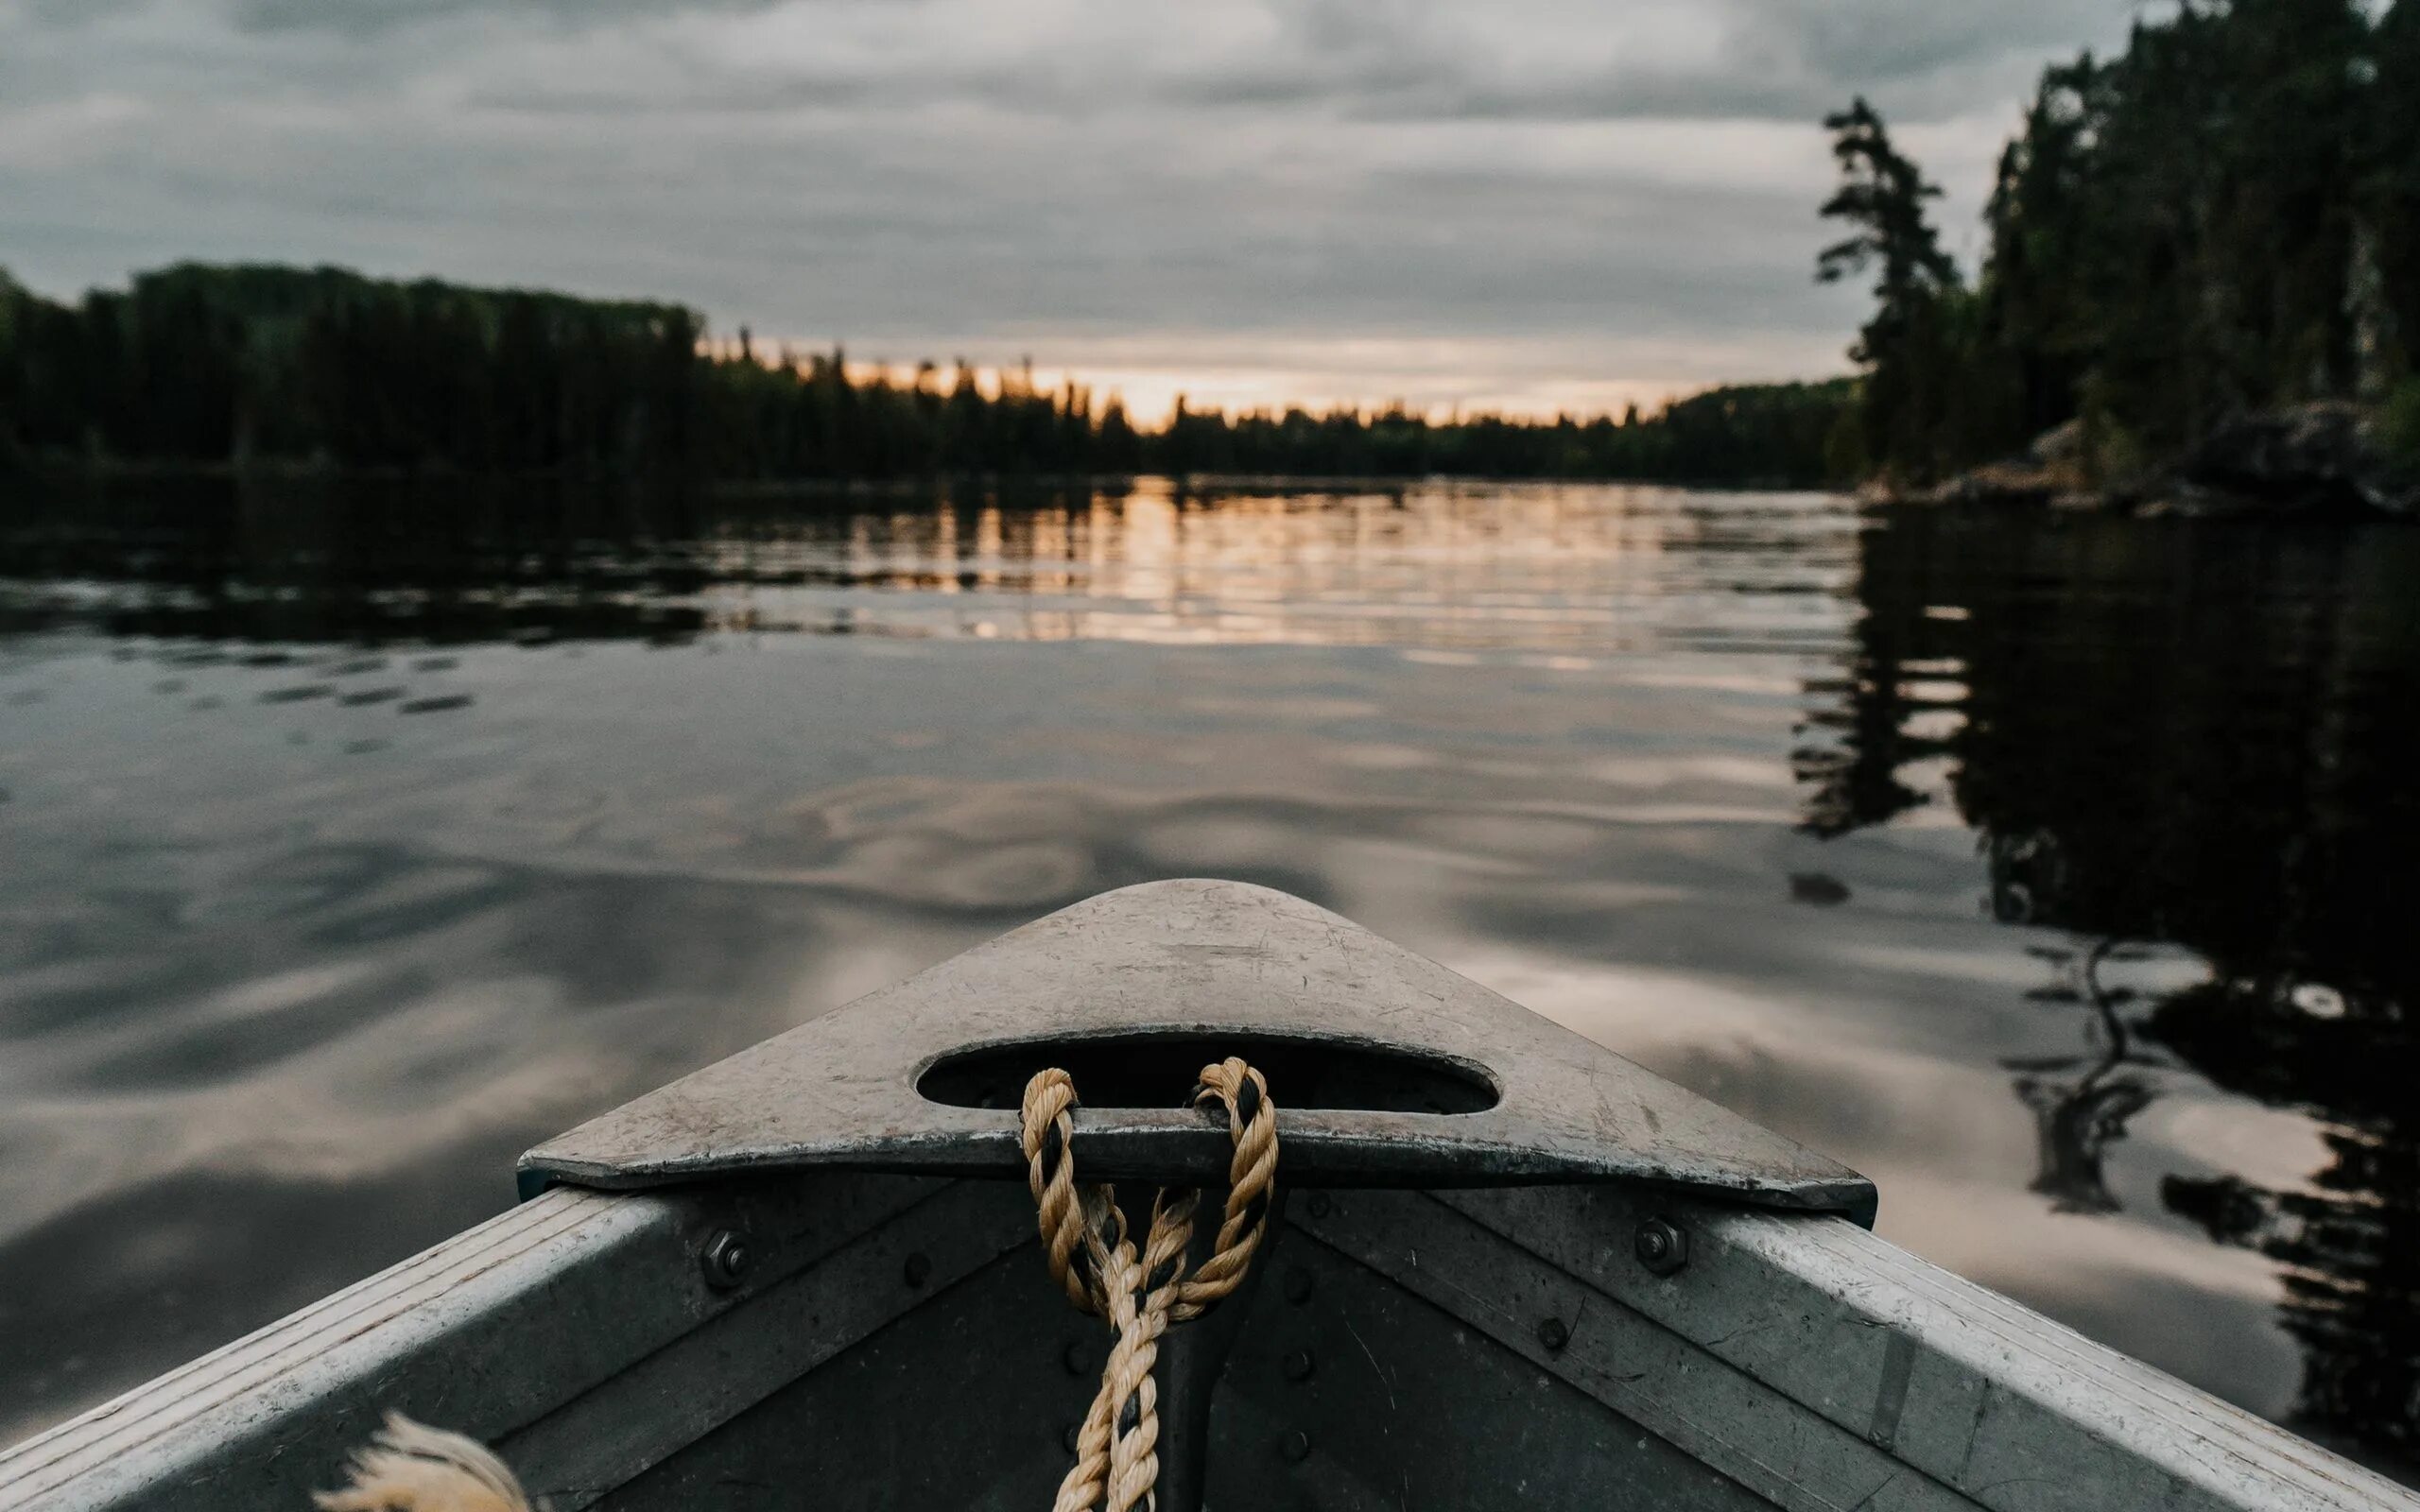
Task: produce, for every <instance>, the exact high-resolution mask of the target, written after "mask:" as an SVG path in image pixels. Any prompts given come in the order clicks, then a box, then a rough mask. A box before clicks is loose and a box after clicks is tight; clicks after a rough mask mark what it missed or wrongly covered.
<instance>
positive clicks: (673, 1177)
mask: <svg viewBox="0 0 2420 1512" xmlns="http://www.w3.org/2000/svg"><path fill="white" fill-rule="evenodd" d="M1229 1054H1240V1055H1244V1056H1247V1057H1250V1058H1251V1059H1252V1060H1253V1063H1254V1064H1255V1065H1259V1066H1261V1067H1263V1068H1264V1069H1265V1070H1266V1071H1267V1073H1268V1074H1269V1077H1270V1086H1271V1096H1272V1098H1273V1099H1274V1100H1275V1102H1276V1103H1277V1105H1278V1108H1279V1115H1278V1131H1279V1136H1280V1138H1281V1139H1282V1141H1283V1143H1284V1148H1285V1152H1286V1154H1285V1174H1286V1179H1287V1181H1288V1184H1289V1185H1303V1186H1347V1187H1385V1186H1409V1187H1424V1188H1451V1187H1486V1186H1509V1185H1523V1184H1537V1183H1548V1182H1600V1181H1630V1182H1644V1183H1650V1184H1653V1185H1657V1186H1664V1187H1671V1188H1680V1189H1686V1190H1689V1191H1694V1192H1698V1193H1702V1194H1708V1195H1714V1196H1719V1197H1722V1198H1726V1199H1728V1200H1730V1201H1734V1202H1744V1203H1752V1204H1757V1205H1762V1206H1767V1207H1775V1208H1789V1209H1800V1210H1813V1211H1833V1212H1840V1213H1843V1214H1846V1215H1848V1216H1850V1217H1853V1218H1856V1219H1857V1220H1858V1221H1859V1222H1864V1223H1871V1221H1872V1218H1873V1214H1874V1207H1875V1193H1874V1187H1873V1184H1872V1183H1871V1182H1869V1181H1867V1180H1866V1179H1865V1178H1864V1177H1860V1176H1858V1174H1857V1173H1856V1172H1854V1171H1851V1170H1849V1169H1847V1168H1846V1167H1844V1166H1841V1165H1839V1164H1836V1163H1835V1162H1833V1161H1831V1160H1826V1159H1825V1158H1824V1157H1823V1156H1821V1155H1818V1154H1816V1153H1815V1152H1813V1151H1811V1150H1808V1149H1806V1147H1804V1146H1802V1145H1799V1144H1796V1143H1792V1142H1791V1141H1789V1140H1787V1139H1784V1138H1782V1137H1781V1136H1780V1135H1778V1134H1774V1133H1772V1132H1771V1131H1770V1130H1767V1129H1765V1128H1762V1127H1759V1126H1758V1125H1755V1124H1752V1123H1750V1122H1749V1121H1747V1120H1746V1119H1743V1118H1740V1117H1739V1116H1737V1114H1735V1113H1732V1112H1730V1111H1729V1110H1727V1109H1725V1108H1721V1107H1719V1106H1718V1105H1716V1104H1714V1103H1710V1102H1708V1101H1706V1100H1705V1099H1704V1098H1702V1097H1699V1096H1697V1095H1696V1094H1694V1093H1692V1092H1689V1091H1684V1090H1683V1089H1681V1088H1679V1087H1676V1086H1674V1085H1672V1084H1671V1083H1670V1082H1668V1081H1666V1080H1664V1079H1663V1078H1662V1077H1660V1076H1657V1075H1655V1074H1653V1073H1651V1072H1649V1071H1647V1070H1646V1069H1645V1068H1643V1067H1641V1066H1638V1065H1636V1064H1634V1063H1633V1062H1631V1061H1629V1060H1626V1059H1624V1058H1623V1057H1620V1056H1617V1055H1616V1054H1614V1053H1613V1052H1612V1051H1610V1050H1607V1049H1605V1048H1603V1047H1602V1046H1600V1045H1598V1044H1596V1043H1594V1042H1592V1041H1590V1040H1585V1039H1583V1038H1582V1037H1581V1036H1579V1035H1576V1034H1573V1033H1571V1032H1570V1031H1568V1030H1566V1029H1564V1028H1562V1027H1560V1026H1559V1025H1556V1024H1554V1023H1551V1022H1548V1021H1547V1020H1545V1019H1543V1018H1540V1017H1539V1016H1537V1015H1536V1014H1534V1013H1531V1012H1530V1011H1529V1010H1528V1009H1526V1008H1523V1007H1521V1006H1520V1005H1517V1004H1514V1003H1512V1002H1510V1001H1508V1000H1506V999H1504V998H1502V997H1499V996H1497V995H1496V994H1495V993H1494V992H1491V991H1489V990H1487V989H1486V988H1482V987H1480V986H1478V984H1477V983H1474V982H1471V981H1468V980H1466V979H1464V978H1462V977H1461V976H1457V975H1455V974H1454V973H1453V972H1451V971H1447V970H1445V969H1444V968H1443V967H1442V966H1439V965H1438V964H1436V963H1435V962H1433V961H1430V960H1427V959H1425V958H1424V957H1422V956H1419V955H1415V954H1412V953H1411V952H1409V951H1407V950H1405V949H1403V948H1402V947H1400V946H1397V945H1394V944H1391V943H1389V942H1388V941H1386V940H1383V939H1380V938H1379V937H1378V936H1375V935H1373V934H1371V933H1370V932H1369V931H1367V930H1364V929H1362V928H1360V927H1358V926H1357V925H1355V924H1353V923H1350V922H1348V921H1346V920H1345V919H1340V918H1339V917H1337V916H1336V915H1334V914H1331V913H1329V912H1327V911H1326V910H1325V909H1322V908H1319V907H1316V906H1314V905H1313V904H1310V903H1307V902H1303V901H1302V900H1301V899H1298V898H1293V897H1289V896H1288V895H1287V894H1284V893H1280V892H1274V891H1271V890H1270V889H1268V888H1265V887H1255V886H1250V885H1245V884H1241V883H1232V882H1203V881H1186V882H1161V883H1151V884H1147V885H1142V886H1135V887H1127V888H1123V889H1121V890H1119V891H1116V892H1112V893H1105V894H1103V895H1102V896H1100V897H1098V898H1094V899H1091V900H1089V901H1088V902H1081V903H1078V904H1076V905H1075V906H1073V907H1071V908H1066V909H1063V910H1061V911H1060V912H1058V913H1055V914H1052V915H1050V916H1049V917H1048V918H1046V919H1038V920H1036V921H1035V922H1033V923H1031V924H1028V925H1027V926H1025V927H1024V928H1022V929H1019V930H1016V931H1014V932H1012V933H1011V934H1008V935H1005V936H1001V937H1000V938H998V939H995V940H993V941H992V942H990V943H989V944H985V945H981V946H977V948H975V949H974V950H971V951H968V952H966V953H965V954H962V955H959V956H956V957H954V958H952V959H950V960H947V961H944V962H942V964H941V965H939V966H936V967H933V968H932V969H931V970H929V971H923V972H920V973H918V974H917V975H915V976H912V977H910V978H908V980H907V981H905V982H901V983H899V984H898V985H896V986H894V987H889V988H883V989H882V990H880V991H877V992H874V993H872V994H870V995H868V996H866V997H863V998H859V999H858V1000H856V1002H855V1003H852V1004H850V1005H847V1006H845V1007H842V1008H838V1009H836V1010H834V1011H833V1012H831V1013H828V1014H826V1015H824V1016H823V1017H821V1018H819V1019H816V1020H813V1021H812V1022H808V1023H805V1024H803V1025H801V1026H800V1027H799V1028H796V1029H793V1030H791V1031H790V1032H788V1033H787V1034H785V1035H782V1036H780V1037H778V1038H776V1039H773V1040H767V1041H766V1042H765V1043H763V1044H760V1045H758V1046H756V1047H755V1048H753V1049H751V1050H746V1051H743V1052H741V1053H740V1054H738V1055H736V1056H734V1057H731V1058H730V1059H728V1060H724V1061H722V1062H720V1063H718V1064H716V1065H713V1066H709V1067H707V1068H706V1069H704V1070H702V1071H700V1072H698V1073H696V1074H692V1075H690V1076H687V1077H685V1078H683V1079H682V1080H680V1081H677V1082H674V1083H673V1084H671V1085H670V1086H668V1087H666V1088H663V1089H661V1090H660V1091H653V1092H649V1093H648V1094H647V1095H646V1096H644V1097H641V1098H639V1099H637V1100H636V1101H634V1102H631V1103H629V1104H626V1105H624V1106H623V1107H621V1108H616V1109H615V1110H614V1111H613V1112H610V1113H607V1114H605V1115H603V1116H602V1117H600V1118H596V1119H594V1120H592V1121H590V1122H589V1123H586V1124H583V1125H580V1126H579V1127H578V1128H575V1129H573V1130H572V1131H571V1132H569V1133H567V1134H563V1135H561V1136H559V1137H557V1138H556V1139H554V1140H551V1141H549V1142H548V1143H544V1144H542V1145H540V1146H538V1147H537V1148H536V1149H534V1150H532V1151H530V1152H529V1153H528V1154H527V1155H526V1156H524V1157H523V1158H522V1162H521V1165H522V1173H523V1185H524V1188H525V1190H527V1191H530V1192H534V1191H536V1190H539V1189H542V1188H544V1187H546V1186H549V1185H553V1184H557V1183H569V1184H576V1185H582V1186H591V1187H601V1188H612V1189H627V1188H636V1187H647V1186H655V1185H663V1184H667V1183H672V1182H683V1181H693V1180H699V1179H703V1178H707V1177H717V1176H724V1175H729V1174H733V1173H737V1172H744V1171H766V1170H778V1169H784V1168H795V1167H807V1166H816V1167H827V1168H831V1167H838V1168H848V1169H856V1170H868V1171H887V1172H903V1173H911V1172H912V1173H929V1174H935V1175H959V1176H965V1175H982V1176H996V1177H1022V1176H1023V1175H1024V1172H1025V1158H1024V1155H1023V1152H1022V1151H1021V1149H1020V1147H1019V1143H1018V1140H1019V1133H1018V1118H1017V1112H1016V1096H1017V1091H1018V1090H1019V1088H1020V1087H1021V1086H1022V1083H1023V1079H1024V1077H1025V1076H1026V1075H1029V1074H1031V1072H1032V1071H1033V1070H1035V1069H1038V1068H1039V1067H1041V1066H1044V1065H1064V1066H1067V1067H1068V1068H1069V1069H1070V1070H1071V1071H1073V1072H1074V1073H1075V1074H1076V1079H1077V1086H1078V1087H1079V1088H1080V1090H1081V1091H1083V1094H1084V1096H1085V1098H1086V1101H1087V1106H1086V1107H1084V1108H1081V1109H1080V1110H1079V1112H1078V1113H1077V1114H1076V1121H1075V1129H1076V1133H1075V1141H1074V1148H1075V1152H1076V1155H1077V1158H1078V1159H1079V1160H1080V1161H1081V1162H1082V1165H1083V1169H1084V1171H1085V1173H1086V1175H1087V1177H1098V1178H1102V1179H1116V1180H1124V1179H1150V1180H1163V1181H1164V1180H1189V1181H1200V1180H1204V1179H1217V1178H1218V1177H1220V1176H1221V1175H1223V1173H1224V1171H1225V1167H1226V1160H1227V1154H1228V1148H1227V1136H1226V1133H1225V1131H1224V1129H1223V1127H1221V1126H1218V1125H1213V1124H1212V1123H1210V1122H1208V1121H1206V1120H1205V1119H1204V1118H1203V1117H1201V1115H1200V1114H1198V1113H1195V1112H1193V1111H1191V1110H1189V1109H1185V1108H1181V1107H1180V1106H1179V1105H1180V1104H1181V1103H1182V1102H1183V1101H1184V1095H1185V1092H1186V1091H1187V1089H1188V1085H1189V1082H1190V1078H1191V1075H1192V1073H1193V1072H1194V1071H1195V1070H1197V1069H1199V1068H1200V1067H1201V1065H1202V1064H1203V1063H1204V1062H1206V1061H1208V1060H1213V1059H1217V1058H1219V1057H1222V1056H1225V1055H1229ZM1162 1081H1165V1082H1166V1083H1167V1085H1165V1086H1161V1085H1158V1083H1160V1082H1162ZM1127 1102H1132V1103H1133V1104H1134V1105H1136V1106H1116V1105H1118V1104H1121V1103H1127ZM1104 1105H1109V1106H1104Z"/></svg>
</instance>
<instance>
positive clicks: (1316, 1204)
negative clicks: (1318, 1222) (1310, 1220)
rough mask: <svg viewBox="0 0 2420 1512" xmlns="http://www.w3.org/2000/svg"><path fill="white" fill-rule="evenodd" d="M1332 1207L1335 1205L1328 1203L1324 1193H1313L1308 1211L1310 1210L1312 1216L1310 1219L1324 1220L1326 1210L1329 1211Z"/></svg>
mask: <svg viewBox="0 0 2420 1512" xmlns="http://www.w3.org/2000/svg"><path fill="white" fill-rule="evenodd" d="M1334 1206H1335V1204H1334V1203H1331V1202H1330V1201H1328V1199H1327V1194H1326V1193H1324V1192H1314V1193H1312V1194H1311V1201H1310V1209H1311V1216H1312V1217H1314V1218H1324V1217H1326V1216H1327V1211H1328V1209H1330V1208H1331V1207H1334Z"/></svg>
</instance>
